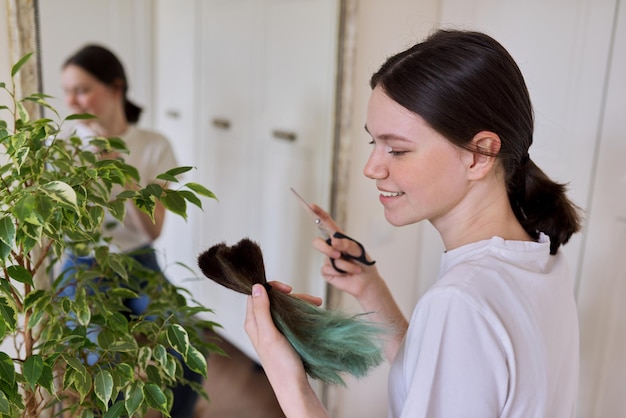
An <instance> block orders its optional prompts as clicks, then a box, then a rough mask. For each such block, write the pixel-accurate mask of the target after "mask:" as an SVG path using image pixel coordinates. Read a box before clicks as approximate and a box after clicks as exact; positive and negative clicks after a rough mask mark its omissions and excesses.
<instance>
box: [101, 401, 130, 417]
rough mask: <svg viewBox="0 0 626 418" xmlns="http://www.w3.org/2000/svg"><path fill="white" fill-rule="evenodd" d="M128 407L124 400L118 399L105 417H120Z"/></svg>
mask: <svg viewBox="0 0 626 418" xmlns="http://www.w3.org/2000/svg"><path fill="white" fill-rule="evenodd" d="M125 413H126V407H125V406H124V401H121V400H120V401H117V402H115V403H114V404H113V406H112V407H110V408H109V410H108V411H107V412H106V414H104V417H103V418H119V417H121V416H122V415H125Z"/></svg>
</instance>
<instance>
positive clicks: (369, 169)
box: [363, 150, 388, 180]
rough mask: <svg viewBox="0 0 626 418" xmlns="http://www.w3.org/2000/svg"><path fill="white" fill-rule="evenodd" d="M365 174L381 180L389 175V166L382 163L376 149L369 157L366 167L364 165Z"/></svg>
mask: <svg viewBox="0 0 626 418" xmlns="http://www.w3.org/2000/svg"><path fill="white" fill-rule="evenodd" d="M363 174H365V177H368V178H370V179H372V180H379V179H383V178H385V177H387V175H388V171H387V167H385V165H384V164H383V163H382V161H381V159H380V157H379V156H378V155H377V154H376V151H375V150H373V151H372V153H371V154H370V156H369V158H368V159H367V162H366V163H365V167H363Z"/></svg>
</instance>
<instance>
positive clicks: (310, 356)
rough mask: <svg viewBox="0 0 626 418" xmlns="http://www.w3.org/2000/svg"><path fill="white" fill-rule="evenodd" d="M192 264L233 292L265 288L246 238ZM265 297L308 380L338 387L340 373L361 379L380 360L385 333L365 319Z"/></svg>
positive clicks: (288, 298)
mask: <svg viewBox="0 0 626 418" xmlns="http://www.w3.org/2000/svg"><path fill="white" fill-rule="evenodd" d="M198 265H199V267H200V269H201V270H202V273H203V274H204V275H205V276H206V277H208V278H209V279H211V280H213V281H215V282H217V283H219V284H221V285H223V286H225V287H228V288H229V289H232V290H235V291H237V292H239V293H243V294H246V295H249V294H250V293H251V291H252V285H253V284H255V283H261V284H263V285H264V286H267V280H266V278H265V266H264V264H263V254H262V252H261V248H260V247H259V246H258V244H256V243H255V242H253V241H251V240H249V239H247V238H244V239H242V240H241V241H239V242H238V243H237V244H236V245H234V246H232V247H228V246H227V245H226V244H224V243H221V244H217V245H215V246H213V247H211V248H210V249H209V250H207V251H205V252H204V253H202V254H200V256H199V257H198ZM266 288H267V287H266ZM268 296H269V299H270V311H271V314H272V319H273V320H274V324H275V325H276V328H278V329H279V330H280V332H282V333H283V335H285V337H286V338H287V340H288V341H289V342H290V343H291V345H292V346H293V348H294V349H295V350H296V352H297V353H298V354H299V355H300V358H301V359H302V363H303V364H304V369H305V370H306V372H307V374H308V375H309V376H310V377H312V378H314V379H317V380H320V381H322V382H325V383H331V384H342V385H343V384H344V380H343V379H342V377H341V374H343V373H349V374H351V375H353V376H355V377H363V376H365V375H366V374H367V372H368V371H369V370H370V369H371V368H373V367H376V366H378V365H379V364H380V363H381V362H382V361H383V353H382V337H383V334H385V333H386V332H387V331H385V330H384V328H383V327H382V326H381V325H380V324H377V323H374V322H371V321H367V319H366V316H367V314H361V315H345V314H343V313H341V312H337V311H331V310H327V309H322V308H319V307H317V306H315V305H312V304H310V303H308V302H305V301H303V300H302V299H299V298H297V297H295V296H292V295H287V294H285V293H282V292H279V291H276V290H271V289H270V290H269V291H268Z"/></svg>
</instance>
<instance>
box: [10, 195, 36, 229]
mask: <svg viewBox="0 0 626 418" xmlns="http://www.w3.org/2000/svg"><path fill="white" fill-rule="evenodd" d="M36 205H37V199H36V198H35V196H32V195H27V196H25V197H24V198H22V199H20V200H18V201H17V202H16V203H15V206H13V209H12V212H13V214H14V215H15V217H16V218H17V219H18V220H19V221H20V222H21V223H24V222H28V223H30V224H33V225H42V224H43V219H42V218H41V215H39V213H37V212H36V211H35V207H36Z"/></svg>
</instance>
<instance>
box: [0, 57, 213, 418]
mask: <svg viewBox="0 0 626 418" xmlns="http://www.w3.org/2000/svg"><path fill="white" fill-rule="evenodd" d="M29 57H30V55H27V56H25V57H24V58H22V59H21V60H20V61H18V62H17V63H16V64H15V65H14V66H13V68H12V71H11V81H10V83H9V84H7V83H0V91H3V92H5V93H8V97H9V100H8V103H9V104H8V105H2V106H0V149H1V151H0V342H2V341H5V343H6V341H13V344H14V347H15V354H12V355H9V354H8V353H7V352H0V416H2V417H5V416H6V417H16V416H22V417H40V416H44V415H48V416H61V415H63V414H65V415H71V416H83V417H91V416H94V414H97V415H99V416H105V417H118V416H142V415H143V414H144V413H145V412H146V411H147V410H148V409H150V408H151V409H155V410H157V411H160V412H161V413H162V414H164V415H166V416H169V414H168V410H169V407H170V406H171V403H172V392H171V390H170V389H169V388H170V387H172V386H173V385H175V384H176V383H180V382H184V378H183V375H182V372H181V370H182V365H183V363H184V364H186V366H187V367H188V368H189V369H191V370H193V371H195V372H197V373H200V374H202V375H204V376H205V377H206V360H205V358H206V357H205V356H206V354H207V353H208V351H219V348H218V347H217V346H216V345H214V344H210V343H208V342H207V341H205V340H204V337H203V332H204V330H206V329H211V328H212V327H213V326H215V325H216V324H214V323H212V322H209V321H206V320H201V319H198V316H197V314H198V313H200V312H206V311H209V310H208V309H206V308H204V307H202V306H200V305H199V304H196V303H194V301H193V299H192V298H191V297H190V295H187V296H189V297H185V290H184V289H182V288H178V287H175V286H173V285H172V284H170V283H169V282H167V281H166V280H163V277H161V276H160V275H159V274H156V273H154V272H152V271H150V270H146V269H144V268H142V267H141V266H140V265H139V264H138V263H137V262H135V261H134V260H133V259H132V258H131V257H129V256H127V255H124V254H118V253H114V252H112V251H110V247H109V243H108V242H107V240H106V239H103V238H102V235H101V229H102V223H103V219H104V214H105V212H106V211H108V212H110V213H111V214H112V215H113V216H115V217H116V218H117V219H119V220H122V219H123V217H124V215H125V214H124V202H125V201H126V200H127V199H132V200H133V201H134V202H135V204H136V205H137V206H138V207H139V208H140V209H142V210H143V211H145V212H146V213H148V214H151V215H152V213H153V210H154V205H155V202H156V201H157V200H159V201H160V202H161V203H163V205H164V206H165V207H166V208H167V209H168V210H170V211H172V212H174V213H176V214H178V215H181V216H183V217H186V213H187V203H191V204H194V205H197V206H199V207H202V204H201V200H200V197H202V196H204V197H208V198H214V197H215V196H214V195H213V194H212V193H211V192H210V191H209V190H208V189H206V188H205V187H203V186H201V185H200V184H197V183H186V184H182V185H181V184H179V182H178V179H177V176H179V175H181V174H183V173H185V172H187V171H189V170H190V169H191V167H180V168H176V169H173V170H170V171H168V172H166V173H163V174H162V175H161V176H159V179H161V180H164V181H167V182H168V184H169V186H170V187H168V188H167V189H166V188H163V187H161V186H159V185H157V184H152V185H149V186H147V187H145V188H137V187H136V186H135V187H131V188H127V189H126V191H124V192H122V193H120V194H118V195H116V196H114V195H113V194H112V193H111V190H112V188H113V187H114V186H116V185H119V186H125V185H128V184H129V183H130V184H134V185H136V184H137V181H138V174H137V170H136V169H135V168H134V167H132V166H129V165H128V164H126V163H125V162H124V161H123V159H115V160H111V159H99V158H98V153H99V152H110V151H116V152H122V153H123V152H125V151H126V148H125V144H124V143H123V141H122V140H120V139H118V138H94V139H93V140H91V141H90V144H89V146H85V145H86V144H83V143H82V142H81V140H80V139H79V138H77V137H71V136H70V137H69V138H63V137H61V134H60V132H61V127H62V125H63V123H65V122H67V121H68V120H72V119H79V118H88V117H90V116H89V115H72V116H69V117H67V118H65V119H63V120H61V118H60V117H59V116H58V113H57V112H56V111H55V110H54V109H53V108H52V107H51V106H50V105H49V104H48V103H47V102H46V99H47V98H48V96H45V95H43V94H34V95H31V96H28V97H25V98H22V99H19V98H17V97H15V93H14V92H15V81H14V77H15V75H16V74H17V73H18V71H19V70H20V68H21V67H22V65H23V64H24V63H25V62H26V61H27V60H28V59H29ZM26 101H34V102H36V103H38V104H39V105H41V106H44V107H46V108H48V109H50V110H51V112H52V113H53V114H54V115H56V116H57V121H55V120H52V119H47V118H40V119H36V120H31V119H30V118H29V115H28V113H27V111H26V110H25V107H24V103H25V102H26ZM0 103H6V101H5V100H2V101H0ZM59 120H60V122H59ZM135 189H136V190H135ZM67 250H71V251H72V252H73V253H75V254H79V255H80V254H87V253H89V254H92V255H94V256H95V259H96V261H97V262H96V265H94V266H93V267H91V268H85V269H79V270H78V271H76V272H75V275H74V276H73V277H74V278H75V279H76V282H77V286H76V289H77V290H76V293H75V296H74V297H72V298H70V297H66V296H61V292H60V291H59V288H62V287H63V280H64V279H63V278H64V272H59V271H56V270H58V269H56V268H55V266H58V265H59V263H58V261H59V260H60V259H61V258H62V257H63V255H64V253H65V252H66V251H67ZM38 276H43V277H44V280H41V279H39V280H38V279H36V278H37V277H38ZM130 277H134V278H140V280H129V278H130ZM51 282H54V284H55V285H53V286H51V285H50V283H51ZM137 282H140V283H141V289H138V288H137V285H136V284H133V283H137ZM94 283H99V284H96V285H94ZM140 291H141V292H143V293H147V294H148V295H149V296H150V298H151V303H150V304H149V306H148V308H147V311H146V312H145V314H143V315H140V316H137V317H134V316H132V315H124V305H123V301H124V299H127V298H132V297H136V296H137V294H138V293H139V292H140ZM189 300H191V302H189ZM146 318H150V320H146ZM95 329H97V330H98V332H97V334H98V335H97V338H89V337H90V333H92V332H93V331H94V330H95ZM93 353H96V354H97V355H96V358H97V360H96V361H88V360H87V358H88V355H89V354H93ZM194 388H195V389H196V390H197V391H199V392H202V387H201V386H200V385H198V384H195V386H194ZM203 395H204V396H206V394H203Z"/></svg>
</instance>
